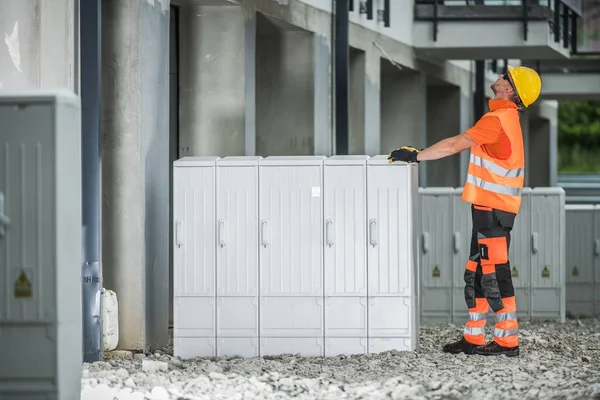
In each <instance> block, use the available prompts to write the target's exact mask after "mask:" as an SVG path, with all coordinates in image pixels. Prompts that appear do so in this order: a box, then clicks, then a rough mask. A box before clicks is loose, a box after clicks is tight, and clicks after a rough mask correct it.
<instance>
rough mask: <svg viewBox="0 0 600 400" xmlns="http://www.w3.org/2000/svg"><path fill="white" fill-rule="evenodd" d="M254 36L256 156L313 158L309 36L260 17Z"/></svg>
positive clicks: (311, 42)
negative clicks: (311, 156)
mask: <svg viewBox="0 0 600 400" xmlns="http://www.w3.org/2000/svg"><path fill="white" fill-rule="evenodd" d="M256 35H257V41H256V62H257V66H256V154H257V155H260V156H269V155H312V154H315V140H314V139H315V133H314V131H315V85H314V82H315V80H314V79H315V73H314V72H315V70H314V65H315V41H314V36H313V34H312V33H311V32H308V31H305V30H302V29H300V28H297V27H293V26H291V25H288V24H286V23H284V22H281V21H277V22H275V21H273V20H271V19H269V18H267V17H265V16H262V15H261V16H260V17H259V18H258V19H257V29H256ZM323 89H324V88H323Z"/></svg>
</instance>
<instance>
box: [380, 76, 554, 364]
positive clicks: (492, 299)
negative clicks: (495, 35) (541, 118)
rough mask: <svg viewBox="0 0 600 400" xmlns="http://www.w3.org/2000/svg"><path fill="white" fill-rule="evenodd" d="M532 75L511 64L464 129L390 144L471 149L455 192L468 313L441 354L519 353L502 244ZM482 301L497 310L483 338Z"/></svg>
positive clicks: (419, 156)
mask: <svg viewBox="0 0 600 400" xmlns="http://www.w3.org/2000/svg"><path fill="white" fill-rule="evenodd" d="M541 86H542V85H541V80H540V77H539V75H538V74H537V73H536V72H535V71H534V70H532V69H531V68H527V67H516V68H513V67H511V66H508V72H507V73H506V74H504V75H501V76H499V78H498V80H496V82H494V84H493V85H492V86H491V89H492V91H493V92H494V99H493V100H490V101H489V108H490V111H489V112H488V113H486V114H485V115H484V116H483V117H481V119H479V121H477V123H476V124H475V126H473V127H472V128H470V129H468V130H467V131H466V132H464V133H461V134H459V135H456V136H454V137H450V138H447V139H444V140H441V141H440V142H438V143H436V144H434V145H432V146H430V147H428V148H426V149H424V150H421V151H419V150H417V149H415V148H414V147H412V146H405V147H402V148H400V149H398V150H394V151H392V152H391V153H390V154H389V156H388V159H389V160H390V162H394V161H405V162H411V163H412V162H417V163H418V162H421V161H428V160H438V159H440V158H443V157H447V156H450V155H452V154H456V153H458V152H460V151H462V150H465V149H467V148H470V149H471V156H470V162H469V168H468V170H467V179H466V183H465V185H464V188H463V194H462V199H463V200H464V201H466V202H468V203H470V204H471V216H472V221H473V233H472V238H471V250H470V255H469V259H468V260H467V263H466V269H465V273H464V280H465V289H464V296H465V301H466V303H467V307H468V309H469V319H468V321H467V322H466V324H465V326H464V332H463V335H462V337H461V339H460V340H458V341H457V342H454V343H449V344H446V345H445V346H444V347H443V350H444V351H445V352H448V353H466V354H480V355H502V354H504V355H506V356H517V355H518V354H519V338H518V328H519V325H518V323H517V306H516V301H515V292H514V288H513V284H512V279H511V271H510V263H509V260H508V250H509V246H510V232H511V230H512V228H513V225H514V221H515V217H516V216H517V213H518V212H519V207H520V205H521V192H522V188H523V181H524V167H525V155H524V151H523V136H522V132H521V125H520V122H519V113H518V110H519V109H521V108H522V107H528V106H529V105H531V104H532V103H533V102H535V101H536V100H537V98H538V96H539V94H540V91H541ZM489 308H491V309H492V310H493V311H494V313H495V315H496V324H495V326H494V340H493V341H491V342H489V343H488V344H486V340H485V326H486V316H487V313H488V310H489Z"/></svg>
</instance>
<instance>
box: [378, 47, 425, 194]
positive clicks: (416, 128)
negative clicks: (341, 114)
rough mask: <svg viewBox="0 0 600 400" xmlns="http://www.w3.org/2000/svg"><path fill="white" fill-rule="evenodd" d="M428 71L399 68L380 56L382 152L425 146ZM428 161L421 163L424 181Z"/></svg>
mask: <svg viewBox="0 0 600 400" xmlns="http://www.w3.org/2000/svg"><path fill="white" fill-rule="evenodd" d="M426 89H427V85H426V79H425V74H423V73H419V72H413V71H406V70H400V69H398V68H397V67H396V66H394V65H393V64H391V63H390V62H389V61H387V60H385V59H384V60H381V153H382V154H387V153H389V152H390V151H392V150H394V149H397V148H399V147H401V146H405V145H411V146H415V147H418V148H423V147H425V145H426V136H427V130H426V127H427V115H426V113H427V98H426ZM426 170H427V165H426V163H422V164H420V166H419V180H420V184H423V183H424V179H425V176H426V175H425V171H426Z"/></svg>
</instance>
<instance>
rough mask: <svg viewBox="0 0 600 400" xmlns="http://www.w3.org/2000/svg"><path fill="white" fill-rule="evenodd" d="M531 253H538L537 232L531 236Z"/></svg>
mask: <svg viewBox="0 0 600 400" xmlns="http://www.w3.org/2000/svg"><path fill="white" fill-rule="evenodd" d="M531 251H532V252H533V254H536V253H537V252H538V233H537V232H533V233H532V234H531Z"/></svg>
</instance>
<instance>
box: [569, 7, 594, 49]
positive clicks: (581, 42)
mask: <svg viewBox="0 0 600 400" xmlns="http://www.w3.org/2000/svg"><path fill="white" fill-rule="evenodd" d="M575 36H576V40H575V48H574V49H573V54H577V55H599V54H600V0H585V1H582V3H581V18H579V19H578V20H577V25H576V27H575Z"/></svg>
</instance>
